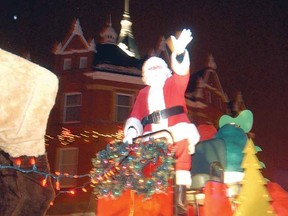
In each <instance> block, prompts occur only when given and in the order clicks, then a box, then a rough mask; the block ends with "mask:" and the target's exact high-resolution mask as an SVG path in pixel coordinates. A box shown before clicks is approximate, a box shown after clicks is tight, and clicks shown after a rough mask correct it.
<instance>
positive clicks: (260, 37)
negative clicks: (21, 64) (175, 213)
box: [0, 0, 288, 188]
mask: <svg viewBox="0 0 288 216" xmlns="http://www.w3.org/2000/svg"><path fill="white" fill-rule="evenodd" d="M123 11H124V0H102V1H101V0H82V1H80V0H66V1H62V0H0V47H1V48H3V49H6V50H8V51H11V52H13V53H16V54H23V53H25V52H28V51H29V52H30V54H31V57H32V60H33V61H35V62H36V63H38V64H41V65H43V66H45V59H47V58H46V55H47V53H49V52H50V51H51V49H52V47H53V45H54V43H55V42H57V41H58V42H60V41H62V40H63V39H64V38H65V36H66V34H67V33H68V31H69V28H70V26H71V23H72V20H73V19H74V18H79V20H80V24H81V26H82V30H83V33H84V36H85V37H86V38H87V39H89V38H95V40H96V42H97V40H98V39H99V31H100V30H101V29H102V28H103V27H104V25H105V22H106V20H107V17H109V15H111V18H112V25H113V27H114V28H115V30H116V31H117V32H118V33H119V30H120V20H121V19H122V15H123ZM130 17H131V20H132V22H133V26H132V28H133V33H134V36H135V40H136V43H137V45H138V48H139V51H140V53H141V54H142V55H145V54H146V53H147V52H149V51H150V50H151V49H152V48H154V47H155V46H156V44H157V42H158V40H159V39H160V37H161V36H165V37H166V38H168V37H169V36H170V35H171V34H174V33H175V32H176V31H178V30H181V29H183V28H189V29H191V30H192V33H193V36H194V39H193V41H192V42H191V44H190V45H189V47H188V48H189V51H190V55H191V64H192V65H191V69H192V72H195V71H197V70H200V69H203V68H204V67H205V63H206V60H207V57H208V55H209V54H210V53H211V54H212V55H213V56H214V58H215V62H216V64H217V66H218V68H217V72H218V75H219V78H220V82H221V83H222V86H223V89H224V91H225V92H226V93H227V95H228V97H229V98H230V99H231V100H233V99H234V97H235V94H236V92H237V91H241V92H242V94H243V98H244V101H245V104H246V107H247V109H250V110H251V111H252V112H253V114H254V126H253V128H252V131H253V132H254V133H255V134H256V138H255V139H254V143H255V145H258V146H260V147H261V148H262V149H263V152H261V153H258V155H257V156H258V157H259V158H260V160H261V161H263V162H264V163H265V164H266V169H265V170H263V172H264V173H265V175H267V177H268V178H270V179H272V180H274V179H273V178H275V176H276V171H275V170H284V171H285V172H286V173H288V164H287V160H288V150H287V149H288V141H287V139H286V136H287V135H286V133H287V134H288V126H287V120H288V114H287V108H288V102H287V98H288V93H287V92H288V81H287V73H288V40H287V39H288V2H287V1H285V0H283V1H280V0H270V1H268V0H241V1H240V0H226V1H225V0H218V1H215V0H211V1H208V0H197V1H193V0H177V1H176V0H174V1H172V0H166V1H164V0H158V1H157V0H143V1H140V0H130ZM287 176H288V174H287ZM275 180H278V178H276V179H275ZM279 181H281V183H282V182H283V179H282V180H279ZM287 181H288V180H287ZM283 184H284V183H282V185H283ZM283 186H284V187H286V188H288V182H287V183H286V184H285V185H283Z"/></svg>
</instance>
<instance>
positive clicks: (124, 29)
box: [118, 0, 139, 58]
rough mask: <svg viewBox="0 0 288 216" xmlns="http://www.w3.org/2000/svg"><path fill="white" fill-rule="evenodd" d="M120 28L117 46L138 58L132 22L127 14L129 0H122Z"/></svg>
mask: <svg viewBox="0 0 288 216" xmlns="http://www.w3.org/2000/svg"><path fill="white" fill-rule="evenodd" d="M120 23H121V30H120V35H119V40H118V46H119V47H120V48H121V49H122V50H123V51H124V52H126V53H127V54H128V55H130V56H132V57H136V58H139V53H138V49H137V47H136V44H135V40H134V36H133V32H132V22H131V20H130V15H129V0H124V13H123V18H122V20H121V22H120Z"/></svg>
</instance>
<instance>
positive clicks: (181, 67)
mask: <svg viewBox="0 0 288 216" xmlns="http://www.w3.org/2000/svg"><path fill="white" fill-rule="evenodd" d="M171 68H172V70H173V71H174V72H175V73H176V74H178V75H180V76H184V75H186V74H188V73H189V72H190V59H189V54H188V51H187V50H185V51H184V58H183V61H182V62H181V63H179V62H178V61H177V59H176V53H174V52H173V53H172V55H171Z"/></svg>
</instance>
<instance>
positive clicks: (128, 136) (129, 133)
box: [123, 127, 138, 144]
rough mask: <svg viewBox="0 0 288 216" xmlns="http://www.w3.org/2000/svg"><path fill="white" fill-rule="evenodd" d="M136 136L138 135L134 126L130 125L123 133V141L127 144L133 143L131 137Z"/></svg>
mask: <svg viewBox="0 0 288 216" xmlns="http://www.w3.org/2000/svg"><path fill="white" fill-rule="evenodd" d="M137 136H138V134H137V130H136V129H135V128H134V127H130V128H129V129H128V130H127V134H126V135H125V138H124V140H123V142H127V143H128V144H132V143H133V139H134V138H135V137H137Z"/></svg>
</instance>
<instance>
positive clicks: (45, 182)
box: [42, 179, 47, 187]
mask: <svg viewBox="0 0 288 216" xmlns="http://www.w3.org/2000/svg"><path fill="white" fill-rule="evenodd" d="M42 186H43V187H46V186H47V179H43V180H42Z"/></svg>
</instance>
